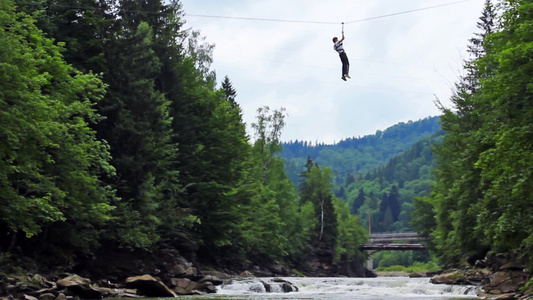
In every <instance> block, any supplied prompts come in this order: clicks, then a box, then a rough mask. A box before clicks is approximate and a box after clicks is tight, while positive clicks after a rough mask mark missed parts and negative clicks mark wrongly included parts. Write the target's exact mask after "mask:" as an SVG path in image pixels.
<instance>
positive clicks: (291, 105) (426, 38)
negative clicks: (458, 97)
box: [181, 0, 484, 143]
mask: <svg viewBox="0 0 533 300" xmlns="http://www.w3.org/2000/svg"><path fill="white" fill-rule="evenodd" d="M181 2H182V4H183V9H184V11H185V13H186V16H185V19H186V27H187V28H192V29H194V30H200V32H201V35H202V36H204V37H206V42H208V43H211V44H215V49H214V53H213V58H214V63H213V64H212V66H211V67H212V69H213V70H214V71H216V73H217V80H218V82H219V83H220V81H221V80H222V79H223V78H224V76H226V75H227V76H228V77H229V78H230V80H231V81H232V83H233V86H234V88H235V89H236V90H237V94H238V95H237V102H238V103H239V104H240V105H241V107H242V109H243V113H244V116H243V118H244V121H245V122H246V123H247V124H248V125H249V124H251V123H252V122H254V121H255V117H256V110H257V109H258V108H259V107H262V106H265V105H267V106H269V107H270V108H271V109H279V108H280V107H284V108H286V110H287V114H288V116H287V117H286V123H287V125H286V127H285V129H284V130H283V135H282V140H284V141H289V140H296V139H298V140H306V141H312V142H315V141H318V142H324V143H334V142H338V141H340V140H342V139H345V138H350V137H359V136H364V135H368V134H373V133H375V132H376V130H383V129H386V128H387V127H390V126H392V125H394V124H396V123H399V122H407V121H409V120H413V121H416V120H419V119H423V118H426V117H429V116H436V115H439V114H440V113H439V110H438V109H437V108H436V106H435V104H434V100H435V99H436V98H438V99H440V100H441V102H443V103H444V104H448V105H449V103H450V102H449V98H450V95H451V91H452V89H453V84H454V83H455V82H456V81H457V78H458V76H459V75H460V74H462V61H463V60H464V59H465V58H466V57H467V54H466V47H467V45H468V39H470V38H471V37H473V34H474V33H475V32H477V29H476V23H477V21H478V19H479V16H480V15H481V11H482V8H483V4H484V0H469V1H458V0H327V1H326V0H181ZM454 2H455V3H454ZM450 3H454V4H451V5H446V6H441V7H437V8H432V9H425V8H428V7H433V6H439V5H443V4H450ZM421 9H422V10H421ZM414 10H417V11H414ZM407 11H413V12H410V13H404V14H396V13H401V12H407ZM391 14H396V15H394V16H389V17H382V16H386V15H391ZM193 15H209V16H220V17H223V18H210V17H199V16H193ZM230 17H231V18H230ZM374 17H382V18H375V19H373V18H374ZM232 18H252V19H276V20H291V21H305V22H281V21H276V22H267V21H258V20H248V19H247V20H242V19H232ZM356 21H357V22H356ZM329 22H331V23H336V24H324V23H329ZM342 22H345V26H344V32H345V37H346V39H345V41H344V49H345V50H346V53H347V55H348V58H349V60H350V75H351V77H352V78H351V79H348V81H347V82H345V81H342V80H341V78H340V77H341V62H340V59H339V56H338V54H337V53H336V52H335V51H334V50H333V42H332V38H333V37H334V36H339V37H340V36H341V29H342V25H341V23H342ZM350 22H351V23H350Z"/></svg>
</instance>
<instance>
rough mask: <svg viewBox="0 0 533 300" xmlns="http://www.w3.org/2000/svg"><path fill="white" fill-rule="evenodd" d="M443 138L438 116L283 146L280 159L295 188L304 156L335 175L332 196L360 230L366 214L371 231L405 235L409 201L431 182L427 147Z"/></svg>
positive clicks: (432, 164) (431, 158)
mask: <svg viewBox="0 0 533 300" xmlns="http://www.w3.org/2000/svg"><path fill="white" fill-rule="evenodd" d="M443 136H444V131H443V130H442V129H440V125H439V117H431V118H426V119H423V120H419V121H415V122H411V121H410V122H407V123H399V124H396V125H394V126H392V127H389V128H387V129H386V130H384V131H377V132H376V134H373V135H368V136H364V137H360V138H349V139H346V140H342V141H340V142H339V143H337V144H335V145H323V144H319V145H311V144H310V143H307V142H301V141H294V142H290V143H285V144H283V152H282V157H283V160H284V161H285V168H286V173H287V175H288V176H289V177H290V178H291V179H292V180H293V181H294V182H295V183H296V184H298V174H299V173H300V172H301V171H302V170H303V166H304V164H305V162H306V160H307V157H308V156H310V158H311V159H312V160H313V161H314V162H316V163H318V164H319V166H326V167H329V168H331V169H332V170H333V172H335V173H336V174H337V177H336V187H335V189H336V195H337V197H339V198H341V199H344V201H346V202H347V203H349V204H350V206H351V209H352V214H355V215H359V216H360V219H361V222H362V223H363V225H365V226H367V225H368V224H367V223H368V214H369V213H370V216H371V219H372V227H373V231H374V232H390V231H395V232H401V231H410V230H411V228H410V225H409V222H410V221H411V211H412V210H413V198H414V197H419V196H425V195H427V194H428V193H429V192H430V187H431V184H432V182H433V179H432V176H431V170H432V168H433V167H434V159H433V154H432V151H431V146H432V145H433V144H435V143H440V141H441V140H442V137H443Z"/></svg>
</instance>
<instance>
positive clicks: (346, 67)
mask: <svg viewBox="0 0 533 300" xmlns="http://www.w3.org/2000/svg"><path fill="white" fill-rule="evenodd" d="M341 61H342V76H345V77H348V78H350V75H349V73H350V62H349V61H348V56H346V53H345V52H343V53H341Z"/></svg>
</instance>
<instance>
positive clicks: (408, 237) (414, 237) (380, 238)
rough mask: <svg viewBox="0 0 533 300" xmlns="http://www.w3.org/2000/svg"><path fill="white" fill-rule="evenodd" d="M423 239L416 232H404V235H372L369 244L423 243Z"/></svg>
mask: <svg viewBox="0 0 533 300" xmlns="http://www.w3.org/2000/svg"><path fill="white" fill-rule="evenodd" d="M422 240H423V239H421V238H420V237H419V236H418V234H417V233H416V232H402V233H374V234H371V235H370V241H369V243H371V244H374V243H381V244H383V243H389V244H390V243H394V242H400V243H406V242H411V243H412V242H421V241H422Z"/></svg>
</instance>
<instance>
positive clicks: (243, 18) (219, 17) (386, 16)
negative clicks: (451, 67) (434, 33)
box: [186, 0, 471, 26]
mask: <svg viewBox="0 0 533 300" xmlns="http://www.w3.org/2000/svg"><path fill="white" fill-rule="evenodd" d="M469 1H471V0H461V1H455V2H450V3H444V4H440V5H434V6H428V7H422V8H417V9H411V10H406V11H401V12H396V13H391V14H386V15H380V16H375V17H370V18H364V19H359V20H353V21H349V22H346V24H352V23H358V22H365V21H370V20H375V19H382V18H388V17H393V16H397V15H403V14H409V13H413V12H417V11H422V10H429V9H434V8H439V7H444V6H449V5H455V4H459V3H463V2H469ZM186 15H187V16H191V17H200V18H216V19H233V20H247V21H267V22H286V23H307V24H327V25H338V24H339V22H327V21H307V20H290V19H270V18H251V17H230V16H217V15H198V14H186ZM342 25H343V26H344V22H342Z"/></svg>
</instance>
